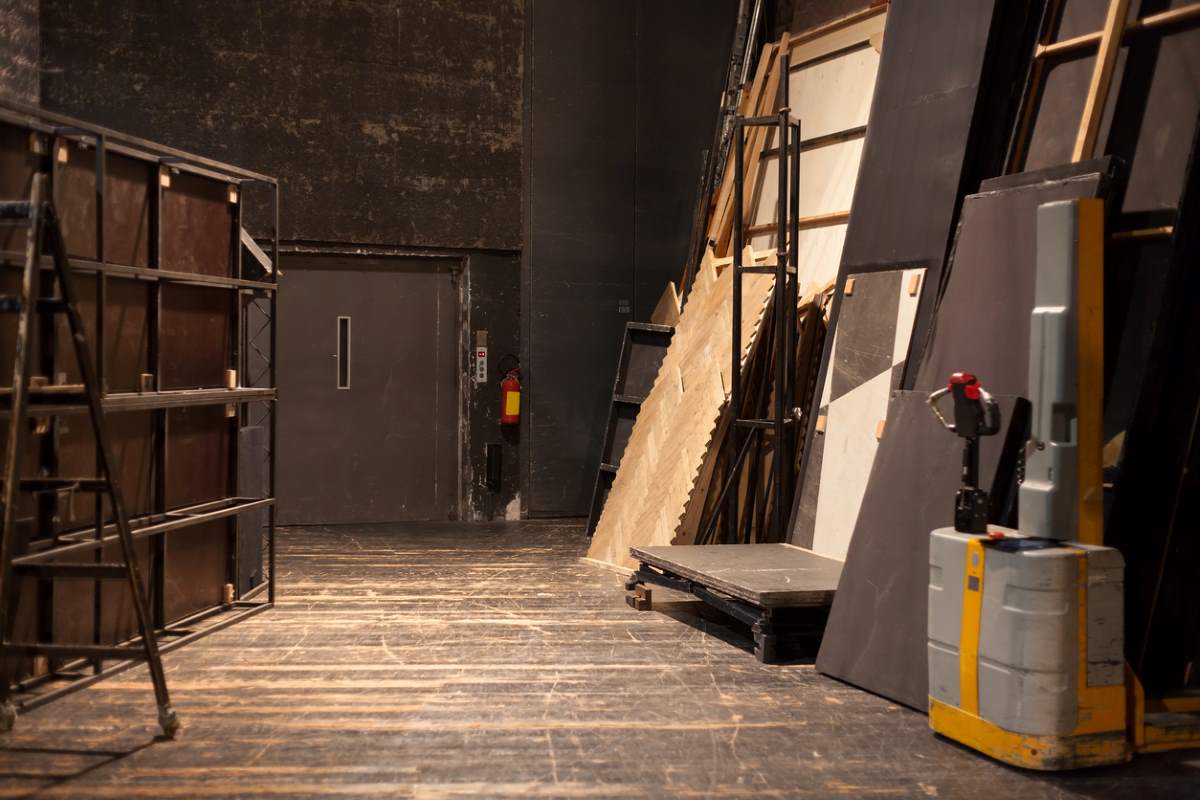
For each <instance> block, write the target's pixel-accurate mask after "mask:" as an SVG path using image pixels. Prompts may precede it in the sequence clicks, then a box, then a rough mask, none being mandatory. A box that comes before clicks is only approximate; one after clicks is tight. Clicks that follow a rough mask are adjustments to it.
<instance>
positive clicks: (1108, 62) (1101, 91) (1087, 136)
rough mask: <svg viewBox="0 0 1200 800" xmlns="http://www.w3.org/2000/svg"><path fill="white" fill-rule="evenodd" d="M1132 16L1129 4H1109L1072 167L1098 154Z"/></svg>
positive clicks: (1123, 0) (1120, 1)
mask: <svg viewBox="0 0 1200 800" xmlns="http://www.w3.org/2000/svg"><path fill="white" fill-rule="evenodd" d="M1128 15H1129V0H1110V2H1109V4H1108V14H1107V16H1106V17H1105V19H1104V29H1103V31H1101V34H1100V45H1099V50H1098V51H1097V53H1096V66H1095V68H1094V69H1093V70H1092V81H1091V83H1090V84H1089V85H1088V93H1087V99H1086V100H1085V101H1084V104H1083V118H1082V119H1081V120H1080V121H1079V133H1078V134H1077V135H1076V136H1075V149H1074V151H1072V153H1071V161H1072V163H1079V162H1080V161H1086V160H1087V159H1089V158H1092V157H1093V156H1094V155H1095V153H1096V139H1097V138H1098V136H1099V134H1100V118H1101V117H1102V116H1103V115H1104V106H1105V104H1106V103H1107V101H1108V92H1109V89H1111V88H1112V79H1113V73H1114V72H1115V71H1116V68H1117V55H1118V54H1119V53H1120V51H1121V40H1122V38H1123V37H1124V35H1125V18H1126V17H1127V16H1128Z"/></svg>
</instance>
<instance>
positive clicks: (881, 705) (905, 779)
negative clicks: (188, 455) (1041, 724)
mask: <svg viewBox="0 0 1200 800" xmlns="http://www.w3.org/2000/svg"><path fill="white" fill-rule="evenodd" d="M280 539H281V553H280V562H279V563H280V586H281V603H280V605H279V607H278V608H277V609H275V610H272V611H269V612H267V613H266V614H265V615H261V616H259V617H256V618H254V619H252V620H250V621H248V622H245V623H243V624H241V625H239V626H237V627H234V628H231V629H229V630H226V631H223V632H221V633H217V634H215V635H213V636H211V637H209V638H207V639H205V640H202V641H200V642H198V643H196V644H195V645H193V646H191V647H189V648H185V649H183V650H181V651H178V652H176V653H172V654H170V655H169V656H168V657H167V668H168V680H169V681H170V685H171V690H172V692H173V693H174V699H175V705H176V707H177V708H178V710H179V714H180V717H181V720H182V722H183V730H182V731H181V733H180V736H179V738H178V739H177V740H176V741H174V742H158V741H155V740H154V734H155V732H156V728H155V724H154V713H153V704H152V698H151V693H150V691H149V685H148V683H147V681H146V678H145V674H144V672H142V671H141V670H137V671H131V672H127V673H125V674H123V675H120V676H118V677H116V678H114V679H112V680H110V681H108V682H105V683H101V684H98V685H97V686H94V687H92V688H89V689H87V690H85V691H83V692H81V693H78V694H76V695H73V696H71V697H68V698H65V699H63V700H61V701H59V702H57V703H55V704H52V705H50V706H47V707H45V708H42V709H39V710H37V711H34V712H32V713H30V714H29V715H27V716H24V717H22V718H21V719H20V720H18V723H17V728H16V730H15V731H13V732H12V733H10V734H7V735H5V736H3V737H0V797H14V796H26V795H31V796H38V797H62V796H70V797H87V798H145V797H153V798H160V797H161V798H173V797H198V798H199V797H219V798H226V797H272V798H278V797H308V796H311V797H377V796H384V797H393V796H395V797H438V798H440V797H477V796H480V797H564V798H578V797H625V798H628V797H675V796H678V797H819V798H826V797H889V798H892V797H917V798H931V797H932V798H955V797H964V798H967V797H969V798H981V797H1020V798H1022V799H1023V800H1032V799H1034V798H1064V797H1087V798H1103V797H1113V798H1117V797H1130V796H1135V795H1136V796H1139V797H1143V798H1146V799H1147V800H1149V798H1162V797H1191V798H1195V797H1200V754H1194V755H1188V754H1182V755H1181V754H1167V755H1163V756H1145V757H1142V758H1139V759H1138V760H1137V761H1136V762H1134V763H1133V764H1132V765H1129V766H1125V767H1121V768H1114V769H1105V770H1095V771H1092V772H1088V773H1084V774H1080V775H1069V776H1065V777H1064V776H1050V777H1046V776H1040V775H1036V774H1031V773H1025V772H1020V771H1016V770H1013V769H1008V768H1005V767H1002V766H999V765H997V764H995V763H992V762H989V761H987V760H985V759H983V758H981V757H978V756H975V755H973V754H971V753H969V752H967V751H965V750H962V749H960V748H958V747H957V746H955V745H952V744H949V743H947V742H945V741H942V740H939V739H937V738H935V737H934V736H932V735H931V734H930V733H929V731H928V729H927V727H926V719H925V717H924V716H921V715H920V714H916V713H914V712H912V711H908V710H905V709H902V708H898V707H897V706H895V705H893V704H891V703H889V702H886V701H884V700H881V699H879V698H877V697H874V696H872V695H869V694H865V693H863V692H860V691H857V690H855V689H853V688H851V687H849V686H846V685H844V684H841V683H838V682H836V681H833V680H831V679H828V678H825V677H823V676H821V675H819V674H817V673H816V672H815V671H814V669H813V668H812V667H811V666H810V665H807V664H793V665H785V666H763V665H761V664H759V663H757V662H756V661H755V660H754V658H753V657H752V656H751V655H750V653H749V651H748V648H749V646H750V641H749V638H748V637H747V636H746V635H745V632H740V631H738V630H736V629H734V628H727V627H724V626H723V625H721V624H718V623H714V622H711V621H705V620H704V619H703V618H701V617H699V616H696V615H695V614H694V613H692V611H690V610H689V609H690V606H689V605H683V604H681V605H677V606H674V610H669V611H668V612H667V613H663V612H660V611H655V612H642V613H639V612H636V611H633V610H632V609H630V608H628V607H627V606H626V605H625V604H624V602H622V595H623V590H622V588H621V585H620V583H621V582H620V579H619V578H618V576H616V575H614V574H613V573H610V572H606V571H604V570H603V569H601V568H598V567H595V566H592V565H590V564H587V563H584V562H581V561H580V560H579V556H580V555H582V554H583V553H584V551H585V549H586V543H585V540H584V538H583V535H582V527H581V525H579V524H576V523H574V522H572V523H570V524H561V523H541V522H539V523H532V522H531V523H520V524H508V525H500V524H497V525H486V526H466V525H456V524H438V525H421V526H388V527H378V528H369V529H364V528H353V529H351V528H329V529H312V528H308V529H302V530H289V531H284V532H282V533H281V536H280Z"/></svg>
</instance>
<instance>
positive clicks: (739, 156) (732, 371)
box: [725, 120, 746, 538]
mask: <svg viewBox="0 0 1200 800" xmlns="http://www.w3.org/2000/svg"><path fill="white" fill-rule="evenodd" d="M733 141H734V164H733V252H732V253H731V254H730V255H731V256H733V261H732V264H730V267H729V268H730V269H732V270H733V275H732V276H731V278H732V282H733V297H732V298H731V299H732V301H733V314H732V317H733V331H732V338H733V343H732V346H731V347H730V367H729V383H730V386H729V415H730V419H732V420H733V424H732V425H731V426H730V431H729V446H728V454H729V457H728V464H729V476H728V477H729V482H733V481H734V480H736V476H737V473H736V471H735V470H734V469H733V464H734V457H733V456H734V453H735V452H736V451H737V449H738V440H739V437H740V436H741V431H740V429H739V428H738V426H737V420H738V419H739V418H740V417H741V415H742V391H741V383H742V224H743V222H744V219H743V214H744V213H745V211H744V209H745V198H744V193H745V186H744V184H745V181H746V162H745V153H746V131H745V128H744V127H743V125H742V120H738V121H737V123H736V125H735V127H734V140H733ZM737 519H738V496H737V492H730V493H729V495H728V498H727V500H726V509H725V523H726V532H727V534H732V532H734V531H736V530H737ZM727 538H728V536H727Z"/></svg>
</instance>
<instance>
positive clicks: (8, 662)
mask: <svg viewBox="0 0 1200 800" xmlns="http://www.w3.org/2000/svg"><path fill="white" fill-rule="evenodd" d="M47 186H48V176H47V175H46V173H45V172H39V173H36V174H35V175H34V176H33V186H32V191H31V193H30V199H29V200H27V201H26V200H18V201H0V221H3V222H4V224H8V225H24V226H26V227H27V232H26V239H25V270H24V274H23V278H22V282H21V290H20V291H21V293H20V295H19V296H16V297H13V296H7V297H0V312H8V313H15V314H17V315H18V316H17V331H16V345H15V350H16V352H15V358H14V361H13V376H12V388H11V390H10V391H9V392H7V394H8V397H6V398H3V399H5V400H8V401H9V402H8V403H7V404H6V405H7V407H8V409H9V410H10V414H11V416H10V421H9V430H8V441H7V443H6V446H5V450H4V477H5V480H4V489H3V496H2V498H0V502H2V509H3V511H2V513H3V526H2V528H0V732H3V731H8V730H11V729H12V727H13V725H14V723H15V722H16V717H17V705H16V703H15V702H14V700H13V682H14V677H15V673H16V670H17V665H18V664H19V663H20V659H21V658H22V657H32V656H44V657H47V658H50V659H64V658H84V659H90V660H92V661H94V662H96V663H99V661H101V660H103V659H120V660H144V661H146V663H147V666H148V667H149V669H150V680H151V682H152V683H153V684H154V697H155V700H156V702H157V704H158V723H159V726H160V727H161V728H162V732H163V735H164V736H166V737H167V738H173V737H174V735H175V732H176V731H177V730H178V728H179V720H178V717H177V716H176V714H175V711H174V710H173V709H172V708H171V699H170V696H169V694H168V693H167V681H166V676H165V674H164V672H163V666H162V659H161V657H160V654H159V650H158V642H157V640H156V638H155V635H154V628H153V625H152V623H151V620H150V615H149V611H148V606H147V602H146V592H145V588H144V586H143V584H142V581H141V576H140V575H139V574H138V567H137V561H136V556H135V553H134V547H133V534H132V533H131V531H130V528H129V518H128V516H126V513H125V502H124V500H123V498H122V496H121V489H120V487H119V486H118V485H117V480H116V478H115V477H114V476H115V469H116V465H115V463H114V462H113V457H112V448H111V444H110V442H109V438H108V429H107V427H106V423H105V419H104V410H103V408H102V407H101V401H100V392H101V389H100V386H99V385H98V384H97V380H96V371H95V368H94V365H93V364H92V356H91V352H90V350H89V347H88V342H87V336H86V333H85V331H84V328H83V320H82V318H81V317H80V315H79V310H78V308H77V306H76V304H75V297H74V294H73V292H72V288H71V280H70V278H69V276H68V265H67V250H66V244H65V242H64V240H63V234H62V228H61V226H60V223H59V218H58V215H57V212H56V211H55V208H54V203H53V201H52V200H51V199H50V197H49V194H48V191H47ZM44 244H45V245H48V248H49V250H50V255H51V256H52V259H53V262H54V267H53V273H52V277H50V276H43V273H42V269H41V262H42V247H43V245H44ZM43 277H50V280H49V281H44V280H43ZM55 280H57V283H58V296H57V297H43V296H41V295H42V293H43V292H44V291H45V292H47V293H52V289H47V288H46V287H52V286H53V282H54V281H55ZM35 314H64V315H66V318H67V323H68V325H69V327H70V332H71V341H72V344H73V346H74V351H75V358H76V360H77V362H78V366H79V374H80V376H81V377H82V380H83V383H82V385H74V386H38V387H31V386H30V383H31V380H30V377H31V376H30V360H31V339H30V334H31V329H32V326H33V318H34V315H35ZM70 404H73V405H75V406H76V407H78V406H80V405H86V406H87V409H88V415H89V417H90V418H91V425H92V433H93V435H94V437H95V442H96V450H97V467H98V471H99V472H100V475H99V476H98V477H94V478H93V477H87V478H61V477H38V478H32V479H22V478H21V477H20V475H19V471H20V462H21V453H22V447H23V444H24V442H25V439H26V436H27V435H28V428H29V420H28V417H29V416H30V414H36V415H37V416H41V417H49V416H52V415H53V414H55V413H56V410H57V409H61V408H62V407H63V406H64V405H70ZM67 489H74V490H76V491H86V492H95V493H98V494H100V495H107V496H108V499H109V502H110V507H111V510H112V516H113V522H114V524H115V526H116V529H117V537H118V540H119V542H120V552H121V559H120V561H119V562H117V563H96V562H91V563H43V564H27V565H19V564H18V565H16V566H14V564H13V559H14V557H17V556H20V555H21V554H22V553H21V552H18V551H24V550H25V549H26V547H27V544H28V542H26V541H24V539H25V538H26V536H24V535H22V534H21V533H20V532H19V530H18V526H17V511H16V501H17V497H18V492H21V491H26V492H46V491H60V490H67ZM28 576H32V577H37V578H41V579H48V578H55V577H59V578H83V579H93V580H117V581H126V582H127V583H128V585H129V589H130V591H131V592H132V593H133V606H134V610H135V612H136V615H137V625H138V632H139V635H140V640H141V641H140V642H139V641H137V640H136V639H135V640H131V643H127V644H123V645H115V646H106V645H100V644H90V645H74V644H57V643H48V642H14V641H12V636H13V631H14V624H15V619H16V611H17V604H18V600H19V595H20V592H19V584H18V581H19V580H20V578H22V577H28Z"/></svg>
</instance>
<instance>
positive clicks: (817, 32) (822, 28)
mask: <svg viewBox="0 0 1200 800" xmlns="http://www.w3.org/2000/svg"><path fill="white" fill-rule="evenodd" d="M887 10H888V4H887V3H874V4H872V5H871V6H870V7H869V8H864V9H862V10H860V11H852V12H851V13H849V14H846V15H845V16H842V17H838V18H837V19H834V20H830V21H829V22H826V23H824V24H822V25H818V26H816V27H815V28H809V29H808V30H806V31H800V32H799V33H794V34H792V36H791V41H789V43H788V50H789V51H791V50H793V49H795V48H797V47H800V46H801V45H805V44H808V43H809V42H811V41H813V40H814V39H821V38H823V37H826V36H828V35H829V34H831V33H834V32H836V31H840V30H841V29H842V28H848V27H850V26H851V25H854V24H856V23H859V22H862V21H863V20H868V19H871V18H872V17H877V16H879V15H880V14H882V13H883V12H885V11H887Z"/></svg>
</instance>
